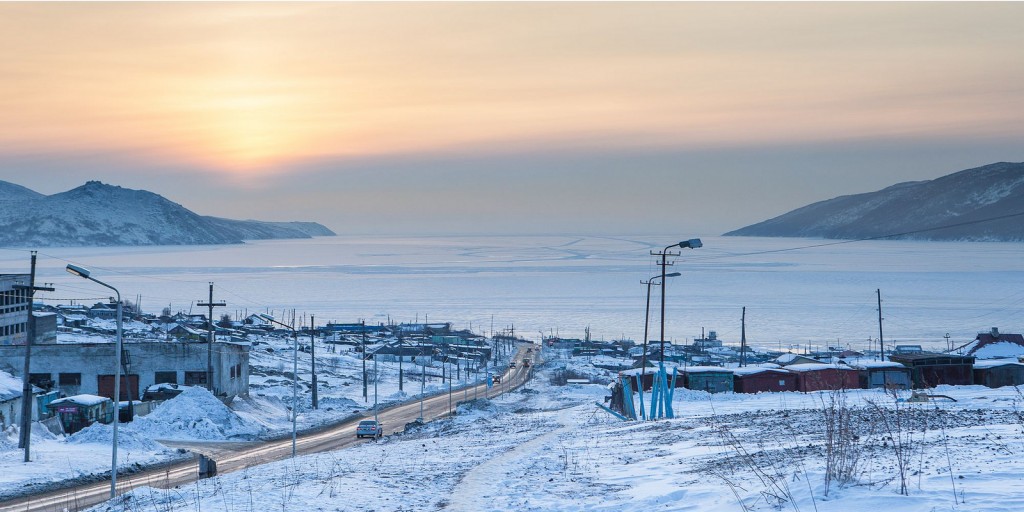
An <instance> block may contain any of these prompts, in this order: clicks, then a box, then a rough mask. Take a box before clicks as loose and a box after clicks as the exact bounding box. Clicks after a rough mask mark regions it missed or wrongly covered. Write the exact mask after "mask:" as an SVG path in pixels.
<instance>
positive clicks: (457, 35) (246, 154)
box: [0, 2, 1024, 236]
mask: <svg viewBox="0 0 1024 512" xmlns="http://www.w3.org/2000/svg"><path fill="white" fill-rule="evenodd" d="M1021 19H1024V4H1021V3H1018V2H1007V3H952V2H950V3H946V2H942V3H928V2H911V3H876V2H869V3H858V2H855V3H815V2H797V3H768V2H758V3H739V2H736V3H583V2H572V3H535V2H529V3H517V2H501V3H272V2H261V3H192V2H186V3H78V2H75V3H7V2H5V3H0V112H2V115H0V180H5V181H10V182H13V183H17V184H20V185H24V186H27V187H29V188H32V189H33V190H36V191H39V192H42V193H44V194H53V193H57V192H62V191H65V190H69V189H71V188H74V187H76V186H79V185H81V184H82V183H84V182H85V181H88V180H101V181H103V182H106V183H111V184H115V185H120V186H124V187H128V188H137V189H146V190H150V191H153V192H157V193H159V194H162V195H164V196H165V197H167V198H169V199H171V200H173V201H175V202H178V203H181V204H182V205H184V206H186V207H188V208H190V209H192V210H194V211H196V212H197V213H201V214H205V215H217V216H223V217H229V218H255V219H261V220H282V221H283V220H311V221H318V222H321V223H322V224H324V225H326V226H328V227H329V228H331V229H333V230H334V231H336V232H338V233H353V234H362V233H389V234H413V233H415V234H455V233H470V234H471V233H481V234H513V233H524V234H536V233H579V234H609V233H630V234H644V233H671V234H679V235H680V236H684V235H689V234H704V235H709V234H717V233H721V232H724V231H728V230H732V229H736V228H739V227H742V226H745V225H747V224H752V223H754V222H759V221H761V220H764V219H766V218H770V217H774V216H776V215H780V214H782V213H785V212H787V211H789V210H792V209H794V208H797V207H800V206H803V205H805V204H808V203H811V202H815V201H819V200H824V199H828V198H831V197H835V196H837V195H844V194H851V193H859V192H867V191H873V190H878V189H881V188H884V187H886V186H889V185H892V184H894V183H898V182H903V181H915V180H925V179H933V178H937V177H940V176H943V175H946V174H949V173H951V172H955V171H958V170H962V169H967V168H971V167H977V166H980V165H985V164H988V163H992V162H998V161H1024V144H1021V143H1020V141H1021V140H1024V117H1022V116H1021V115H1020V113H1021V112H1024V52H1021V50H1020V49H1021V48H1024V30H1020V20H1021Z"/></svg>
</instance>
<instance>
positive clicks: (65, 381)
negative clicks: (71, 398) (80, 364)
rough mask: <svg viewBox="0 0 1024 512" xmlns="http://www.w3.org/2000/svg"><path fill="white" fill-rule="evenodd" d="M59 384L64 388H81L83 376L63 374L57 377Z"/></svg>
mask: <svg viewBox="0 0 1024 512" xmlns="http://www.w3.org/2000/svg"><path fill="white" fill-rule="evenodd" d="M57 384H59V385H60V386H61V387H64V386H81V385H82V374H81V373H61V374H59V375H58V376H57Z"/></svg>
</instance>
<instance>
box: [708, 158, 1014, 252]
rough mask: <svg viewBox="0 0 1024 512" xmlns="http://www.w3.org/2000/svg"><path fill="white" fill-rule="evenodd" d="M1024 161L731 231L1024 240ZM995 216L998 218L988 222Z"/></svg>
mask: <svg viewBox="0 0 1024 512" xmlns="http://www.w3.org/2000/svg"><path fill="white" fill-rule="evenodd" d="M1022 212H1024V163H1007V162H1001V163H995V164H990V165H986V166H983V167H978V168H975V169H967V170H965V171H960V172H957V173H953V174H950V175H948V176H943V177H941V178H937V179H934V180H930V181H916V182H907V183H900V184H897V185H893V186H891V187H888V188H885V189H882V190H879V191H877V192H869V193H866V194H856V195H850V196H840V197H836V198H834V199H829V200H827V201H821V202H818V203H814V204H811V205H808V206H804V207H803V208H798V209H796V210H793V211H791V212H789V213H786V214H784V215H780V216H778V217H775V218H774V219H769V220H766V221H764V222H759V223H757V224H753V225H751V226H747V227H745V228H741V229H737V230H735V231H730V232H728V233H726V234H725V235H726V236H772V237H812V238H840V239H860V238H871V237H884V236H887V235H899V236H895V237H893V238H904V239H917V240H965V241H1024V216H1011V217H1007V218H1000V217H1005V216H1007V215H1012V214H1017V213H1022ZM988 219H996V220H988Z"/></svg>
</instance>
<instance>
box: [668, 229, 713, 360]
mask: <svg viewBox="0 0 1024 512" xmlns="http://www.w3.org/2000/svg"><path fill="white" fill-rule="evenodd" d="M673 247H679V248H684V249H685V248H689V249H697V248H699V247H704V244H702V243H701V241H700V238H691V239H689V240H684V241H682V242H679V243H677V244H672V245H669V246H667V247H665V249H664V250H662V251H661V253H660V255H661V366H665V288H666V286H665V268H666V267H667V266H668V263H667V262H666V261H665V258H667V257H668V250H669V249H671V248H673ZM673 256H679V254H674V255H673Z"/></svg>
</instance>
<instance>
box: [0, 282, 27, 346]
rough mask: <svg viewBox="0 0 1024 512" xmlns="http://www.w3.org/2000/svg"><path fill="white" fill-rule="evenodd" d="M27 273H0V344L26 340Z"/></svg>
mask: <svg viewBox="0 0 1024 512" xmlns="http://www.w3.org/2000/svg"><path fill="white" fill-rule="evenodd" d="M28 280H29V275H28V274H0V345H24V344H25V342H26V341H27V340H28V314H29V310H30V309H31V307H30V304H29V303H28V290H25V289H18V288H17V287H16V285H20V286H27V285H28Z"/></svg>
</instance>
